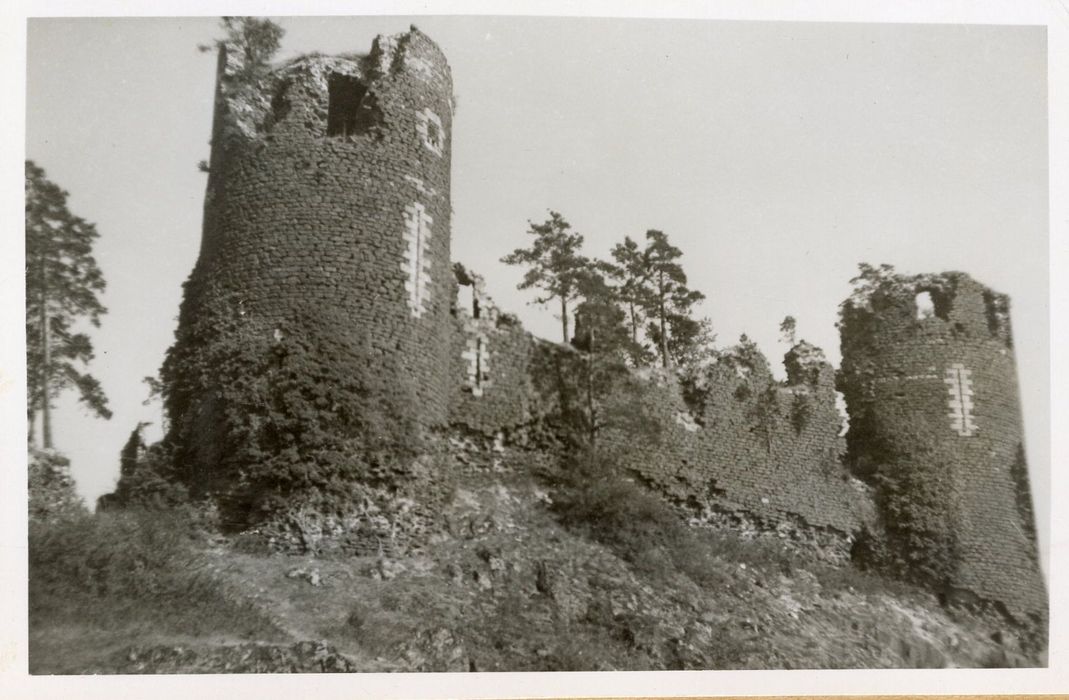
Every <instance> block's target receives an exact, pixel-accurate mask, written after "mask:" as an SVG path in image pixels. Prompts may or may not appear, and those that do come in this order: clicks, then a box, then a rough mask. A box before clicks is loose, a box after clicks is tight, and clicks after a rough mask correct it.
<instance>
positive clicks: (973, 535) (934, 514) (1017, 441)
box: [840, 273, 1046, 615]
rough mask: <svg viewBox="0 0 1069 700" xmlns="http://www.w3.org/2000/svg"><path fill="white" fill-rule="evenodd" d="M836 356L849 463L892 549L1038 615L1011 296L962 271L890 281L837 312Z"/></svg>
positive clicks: (1040, 604)
mask: <svg viewBox="0 0 1069 700" xmlns="http://www.w3.org/2000/svg"><path fill="white" fill-rule="evenodd" d="M918 304H920V305H918ZM842 350H843V368H842V376H841V379H840V385H841V387H842V390H843V393H844V395H845V398H846V401H847V407H848V410H849V415H850V424H851V429H850V433H849V435H848V440H849V462H850V464H851V466H852V468H853V469H854V470H855V471H856V472H857V473H858V474H859V475H861V476H863V477H864V478H866V479H868V480H870V481H872V482H873V483H875V484H876V485H877V492H876V496H877V504H878V506H879V508H880V511H881V517H882V519H883V523H884V526H885V527H886V528H887V532H888V537H889V539H890V544H891V546H892V547H896V548H898V549H899V551H901V552H903V554H904V556H906V557H912V558H914V559H915V560H917V561H918V562H919V565H921V566H923V567H926V570H931V571H937V572H940V575H941V576H942V577H943V578H944V580H943V581H942V583H943V584H944V585H945V586H946V587H947V588H948V589H950V590H951V591H954V590H959V589H960V590H963V591H968V592H970V593H972V594H974V595H976V596H979V597H980V598H983V599H987V600H992V601H997V602H999V603H1002V604H1003V605H1005V606H1006V607H1007V608H1008V609H1009V610H1010V611H1011V612H1014V613H1022V612H1023V613H1033V614H1041V615H1042V614H1044V611H1045V610H1046V593H1045V590H1044V586H1043V581H1042V576H1041V574H1040V572H1039V567H1038V559H1037V554H1036V544H1035V539H1034V524H1033V523H1032V521H1031V519H1032V513H1031V501H1030V498H1029V496H1028V494H1029V493H1030V491H1029V488H1028V484H1027V476H1026V474H1027V471H1026V470H1025V469H1024V466H1023V461H1022V455H1023V448H1022V426H1021V410H1020V405H1019V400H1018V387H1017V373H1016V366H1015V362H1014V355H1013V347H1012V334H1011V330H1010V326H1009V303H1008V300H1007V299H1006V297H1004V296H1002V295H999V294H996V293H994V292H992V291H990V290H988V289H986V288H985V287H983V286H982V285H980V284H978V283H977V282H975V281H974V280H972V279H971V278H969V277H968V276H967V275H964V274H962V273H946V274H943V275H938V276H931V275H924V276H918V277H912V278H907V277H895V278H893V279H891V280H887V281H885V282H884V283H883V285H882V286H881V288H880V289H877V290H876V292H875V293H874V294H873V295H871V296H870V298H869V299H868V300H867V302H860V301H859V302H855V303H851V302H848V303H847V305H846V306H844V320H843V323H842ZM906 525H908V527H909V528H910V530H909V531H908V533H907V532H906V531H905V530H904V529H903V526H906ZM929 540H930V541H936V540H938V541H939V545H938V546H936V545H931V544H926V543H927V542H928V541H929ZM918 542H921V543H922V545H921V546H920V547H919V546H918V544H917V543H918Z"/></svg>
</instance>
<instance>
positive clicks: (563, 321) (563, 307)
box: [560, 294, 568, 343]
mask: <svg viewBox="0 0 1069 700" xmlns="http://www.w3.org/2000/svg"><path fill="white" fill-rule="evenodd" d="M560 325H561V331H562V332H563V333H564V341H563V342H565V343H567V342H568V301H567V299H566V298H565V296H564V295H563V294H561V295H560Z"/></svg>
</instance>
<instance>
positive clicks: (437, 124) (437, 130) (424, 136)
mask: <svg viewBox="0 0 1069 700" xmlns="http://www.w3.org/2000/svg"><path fill="white" fill-rule="evenodd" d="M416 116H417V117H418V121H417V122H416V132H417V133H418V134H419V138H420V140H421V141H423V145H424V146H426V147H427V149H428V150H429V151H431V152H432V153H434V154H435V155H438V156H440V155H442V151H443V149H444V148H445V129H444V128H443V127H442V120H441V119H440V118H439V117H438V115H437V114H435V113H434V112H432V111H431V110H429V109H427V108H424V109H423V111H422V112H417V113H416Z"/></svg>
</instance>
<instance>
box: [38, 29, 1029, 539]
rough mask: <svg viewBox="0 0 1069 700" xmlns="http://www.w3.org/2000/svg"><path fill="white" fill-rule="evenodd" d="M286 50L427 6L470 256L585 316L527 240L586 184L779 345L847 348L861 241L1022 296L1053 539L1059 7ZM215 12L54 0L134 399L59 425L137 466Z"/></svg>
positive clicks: (117, 369)
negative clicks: (789, 334)
mask: <svg viewBox="0 0 1069 700" xmlns="http://www.w3.org/2000/svg"><path fill="white" fill-rule="evenodd" d="M279 23H280V24H281V25H282V26H283V27H284V28H285V29H286V32H287V33H286V37H285V38H284V40H283V51H282V53H281V56H280V57H282V58H285V57H288V56H291V55H294V54H297V53H303V52H310V51H321V52H324V53H334V52H352V51H366V50H367V49H369V48H370V45H371V41H372V39H373V37H374V36H375V35H376V34H378V33H384V32H385V33H398V32H402V31H405V30H406V29H407V27H408V25H409V24H410V23H415V24H416V25H417V26H419V27H420V29H421V30H423V31H424V32H426V33H427V34H428V35H429V36H430V37H431V38H433V39H434V40H435V41H436V42H438V44H439V45H440V46H441V47H442V49H443V50H444V52H445V54H446V56H447V57H448V59H449V62H450V64H451V66H452V69H453V78H454V84H455V92H456V95H457V103H458V106H457V114H456V118H455V122H454V134H453V207H454V219H453V226H452V239H453V258H454V260H458V261H461V262H463V263H464V264H465V265H467V266H468V267H470V268H473V269H475V270H476V271H477V272H480V273H481V274H483V275H484V276H485V278H486V280H487V285H488V289H489V292H490V294H491V295H492V296H493V297H494V298H495V299H496V301H497V303H498V305H499V306H501V307H502V308H503V309H505V310H510V311H514V312H516V313H518V314H519V315H520V317H521V318H522V319H523V321H524V324H525V325H526V327H527V328H528V329H530V330H532V331H533V332H535V333H537V334H540V335H544V336H545V337H549V338H552V339H557V333H559V331H558V328H559V325H558V323H557V322H556V321H555V320H554V319H553V317H552V314H551V312H550V311H549V310H545V309H539V308H536V307H531V306H528V305H527V304H526V302H527V300H528V299H529V297H528V296H527V295H526V294H525V293H522V292H518V291H516V290H515V285H516V283H517V282H518V280H519V277H520V274H521V273H520V270H518V269H515V268H509V267H507V266H505V265H503V264H501V263H500V262H498V260H499V258H500V257H501V256H502V255H504V254H506V253H507V252H509V251H510V250H512V249H513V248H515V247H517V246H519V245H523V244H524V243H525V239H526V236H525V234H524V231H525V230H526V228H527V224H526V222H527V220H528V219H534V220H541V219H543V218H545V216H546V212H547V209H550V208H552V209H555V210H557V211H560V212H561V213H562V214H564V216H565V217H566V218H567V219H568V220H569V221H570V222H571V223H572V224H573V226H574V227H575V229H576V230H578V231H579V232H580V233H582V234H584V235H585V236H586V239H587V249H586V252H587V253H588V254H591V255H598V256H603V257H604V256H607V255H608V250H609V248H610V247H611V246H612V244H614V243H615V242H617V241H619V240H622V239H623V237H624V236H625V235H630V236H632V237H634V238H636V239H641V238H642V236H643V235H644V232H645V231H646V229H648V228H658V229H661V230H663V231H665V232H666V233H667V234H668V236H669V238H670V239H671V240H672V242H673V243H675V244H676V245H677V246H679V247H680V248H682V250H683V251H684V257H683V261H684V266H685V268H686V270H687V272H688V274H689V275H690V279H691V283H692V286H694V287H695V288H697V289H700V290H701V291H702V292H704V293H705V294H706V296H707V297H708V299H707V301H706V302H705V304H704V307H703V309H702V311H703V313H704V314H706V315H707V316H708V317H709V318H710V319H711V320H712V323H713V326H714V329H715V331H716V332H717V334H718V336H719V344H721V345H724V344H730V343H733V342H735V340H737V338H738V336H739V334H740V333H746V334H748V335H749V336H750V337H751V338H754V339H755V340H757V342H758V343H759V344H760V346H761V347H762V349H763V350H764V351H765V353H766V354H767V355H768V356H769V358H770V360H771V361H772V362H773V365H774V366H776V367H778V365H779V358H780V357H781V356H782V354H783V352H784V350H785V348H784V347H783V346H782V345H780V344H779V343H778V335H779V334H778V325H779V322H780V321H781V320H782V319H783V317H784V316H786V315H788V314H791V315H793V316H795V317H796V318H797V319H798V331H799V335H800V336H801V337H804V338H806V339H808V340H810V341H812V342H815V343H816V344H818V345H820V346H822V347H823V348H824V349H825V350H826V352H827V354H828V356H829V358H830V359H831V360H832V361H833V362H834V363H836V364H837V363H838V360H839V349H838V333H837V331H836V329H835V320H836V313H837V307H838V304H839V302H841V301H842V300H843V299H844V298H846V296H847V295H848V294H849V284H848V281H849V279H850V278H851V277H852V276H853V275H854V274H855V271H856V267H857V263H858V262H861V261H866V262H871V263H881V262H886V263H891V264H893V265H895V266H896V267H897V268H898V269H899V270H901V271H902V272H906V273H918V272H936V271H942V270H950V269H955V270H962V271H965V272H968V273H969V274H971V275H973V276H974V277H975V278H977V279H978V280H979V281H981V282H983V283H985V284H987V285H989V286H991V287H993V288H995V289H996V290H998V291H1002V292H1006V293H1008V294H1010V295H1011V297H1012V301H1013V324H1014V331H1015V341H1016V347H1017V358H1018V365H1019V374H1020V379H1021V385H1022V399H1023V404H1024V413H1025V427H1026V434H1027V448H1028V453H1029V459H1030V467H1031V470H1032V479H1033V487H1034V491H1035V495H1036V510H1037V514H1038V517H1039V531H1040V539H1041V544H1043V545H1044V546H1043V548H1044V549H1045V543H1046V542H1047V539H1048V523H1049V514H1050V504H1049V492H1050V489H1049V485H1050V468H1049V462H1050V459H1049V454H1050V452H1049V418H1048V416H1049V385H1050V380H1049V329H1048V313H1049V307H1048V300H1049V295H1048V234H1047V229H1048V221H1047V191H1048V180H1047V177H1048V174H1047V121H1046V114H1047V106H1046V93H1047V85H1046V77H1045V76H1046V61H1047V58H1046V34H1045V29H1044V28H1042V27H1000V26H980V25H967V26H966V25H941V26H935V25H891V24H882V25H881V24H821V23H787V22H765V23H758V22H717V21H696V20H639V19H627V20H595V19H550V18H519V17H508V18H478V17H468V18H464V17H430V18H418V17H417V18H409V17H402V18H396V17H394V18H391V17H375V18H339V17H330V18H318V19H316V18H308V19H302V18H283V19H280V20H279ZM216 36H218V30H217V28H216V20H214V19H207V18H205V19H202V18H196V19H100V20H96V19H80V20H78V19H47V20H43V19H42V20H31V21H30V23H29V39H28V74H27V137H26V153H27V157H28V158H30V159H32V160H34V161H36V162H37V163H38V165H40V166H42V167H43V168H45V170H46V173H47V175H48V177H49V178H50V179H52V180H53V181H54V182H56V183H57V184H59V185H60V186H61V187H63V188H65V189H67V190H68V191H69V192H70V194H71V197H70V201H69V204H70V208H71V210H72V211H73V212H74V213H76V214H78V215H80V216H82V217H84V218H86V219H88V220H90V221H93V222H95V223H96V224H97V227H98V230H99V231H100V233H101V239H100V241H99V242H98V245H97V259H98V261H99V263H100V266H101V268H102V270H103V272H104V275H105V277H106V278H107V281H108V291H107V293H106V295H105V298H104V302H105V304H106V305H107V306H108V307H109V310H110V311H109V313H108V314H107V315H106V316H105V317H104V318H103V326H102V328H101V329H99V330H96V331H94V332H93V338H94V343H95V346H96V350H97V359H96V360H95V361H94V363H93V365H92V369H91V371H92V373H93V374H94V375H96V376H97V377H98V378H99V379H100V380H101V382H102V383H103V387H104V390H105V392H106V393H107V394H108V396H109V398H110V399H111V404H112V409H113V410H114V412H115V417H114V418H113V419H112V420H111V421H102V420H98V419H93V418H90V417H87V416H86V415H85V414H84V413H83V412H82V410H81V409H80V408H78V407H77V405H76V403H75V401H74V396H73V395H68V396H67V397H65V399H64V400H62V401H60V403H59V406H58V410H57V412H56V413H57V415H56V420H55V434H56V442H57V446H58V447H59V448H60V449H61V450H63V451H65V452H66V453H67V454H68V455H69V456H70V457H71V460H72V463H73V467H72V469H73V473H74V476H75V478H76V479H77V481H78V486H79V490H80V491H81V492H82V493H83V494H84V495H85V496H86V497H87V498H88V499H90V501H92V500H93V499H95V498H96V497H97V496H98V495H100V494H101V493H104V492H106V491H109V490H111V488H112V487H113V485H114V481H115V479H116V477H117V474H118V454H119V450H120V449H121V447H122V445H123V443H124V442H125V440H126V438H127V436H128V435H129V433H130V431H131V430H132V429H133V427H134V425H135V424H136V423H137V422H138V421H139V420H150V421H154V422H155V423H156V426H155V427H158V425H159V407H158V406H148V407H146V406H142V401H143V400H144V399H145V397H146V389H145V387H144V386H143V385H142V384H141V378H142V377H143V376H145V375H149V374H154V373H155V372H156V370H157V369H158V367H159V364H160V362H161V361H162V359H163V354H164V351H165V350H166V348H167V347H168V345H169V344H170V342H171V340H172V337H173V332H174V326H175V316H176V314H177V311H178V303H179V300H180V298H181V284H182V282H183V281H184V280H185V278H186V276H187V275H188V274H189V272H190V270H191V269H192V267H193V263H194V261H195V259H196V256H197V252H198V245H199V242H200V225H201V214H202V203H203V195H204V186H205V175H203V174H202V173H200V172H198V170H197V168H196V164H197V162H198V161H199V160H201V159H206V158H207V157H208V139H209V137H210V122H211V108H212V94H213V88H214V67H215V59H214V56H213V55H211V54H203V53H199V52H198V51H197V49H196V46H197V44H200V43H208V42H210V41H211V39H212V38H214V37H216Z"/></svg>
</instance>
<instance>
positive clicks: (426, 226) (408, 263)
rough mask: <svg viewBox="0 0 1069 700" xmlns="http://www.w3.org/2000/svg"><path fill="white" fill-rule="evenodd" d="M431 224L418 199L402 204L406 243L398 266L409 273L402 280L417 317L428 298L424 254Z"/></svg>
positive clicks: (427, 268)
mask: <svg viewBox="0 0 1069 700" xmlns="http://www.w3.org/2000/svg"><path fill="white" fill-rule="evenodd" d="M432 223H434V220H433V219H432V218H431V217H430V216H428V215H427V210H426V208H425V207H424V206H423V205H422V204H420V203H419V202H414V203H412V204H409V205H408V206H407V207H405V231H404V233H403V234H402V235H403V236H404V239H405V242H406V243H407V244H408V246H407V249H406V250H405V256H404V257H405V259H404V262H402V263H401V269H402V270H403V271H404V272H405V273H407V275H408V279H406V280H405V291H406V292H408V307H409V309H411V311H412V315H413V316H415V317H417V318H418V317H420V316H422V315H423V312H424V311H425V310H426V305H427V303H428V302H429V300H430V288H431V274H430V270H431V260H430V256H429V255H428V254H427V250H428V245H427V241H428V240H430V237H431V224H432Z"/></svg>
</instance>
